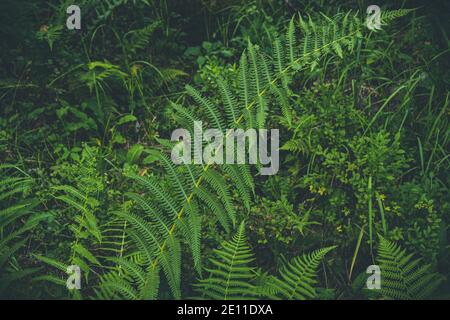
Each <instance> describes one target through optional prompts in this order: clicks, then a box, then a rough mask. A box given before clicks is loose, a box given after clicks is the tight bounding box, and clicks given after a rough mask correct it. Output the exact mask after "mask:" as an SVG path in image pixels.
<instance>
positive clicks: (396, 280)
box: [377, 236, 443, 300]
mask: <svg viewBox="0 0 450 320" xmlns="http://www.w3.org/2000/svg"><path fill="white" fill-rule="evenodd" d="M379 238H380V243H379V247H378V256H377V261H378V263H379V265H380V269H381V290H380V293H381V295H382V296H383V297H384V298H386V299H400V300H410V299H424V298H428V297H430V296H431V294H432V293H433V292H434V291H435V290H436V289H437V287H438V286H439V285H440V284H441V282H442V280H443V278H442V276H441V275H439V274H437V273H434V272H432V268H431V265H429V264H422V263H421V260H420V259H415V260H414V259H413V254H409V253H407V252H406V250H403V249H402V248H400V246H398V245H397V244H395V243H393V242H390V241H388V240H386V239H385V238H383V237H381V236H379Z"/></svg>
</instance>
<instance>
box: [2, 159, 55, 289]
mask: <svg viewBox="0 0 450 320" xmlns="http://www.w3.org/2000/svg"><path fill="white" fill-rule="evenodd" d="M0 178H1V179H0V270H2V272H0V297H7V296H6V294H8V296H9V297H11V296H12V292H11V291H10V290H11V289H14V287H15V286H16V285H17V282H18V281H20V280H21V279H22V278H25V277H28V276H29V275H31V274H34V273H36V272H37V271H38V270H39V269H38V268H23V267H22V266H21V263H20V262H21V260H22V259H20V257H21V255H22V253H21V250H22V249H23V247H24V246H25V244H26V241H27V239H28V238H29V236H30V234H29V231H30V230H32V229H33V228H34V227H35V226H36V225H37V224H38V223H39V222H40V221H42V220H44V219H46V218H47V217H48V214H46V213H35V212H34V209H35V208H36V206H37V205H38V201H37V199H34V198H31V197H29V193H30V191H31V188H32V187H33V185H34V180H33V179H32V178H31V177H30V176H28V175H27V174H25V172H23V171H22V170H21V169H20V168H18V167H17V166H14V165H9V164H1V165H0ZM13 285H14V287H13Z"/></svg>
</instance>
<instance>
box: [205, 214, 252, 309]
mask: <svg viewBox="0 0 450 320" xmlns="http://www.w3.org/2000/svg"><path fill="white" fill-rule="evenodd" d="M214 253H215V257H213V258H211V259H210V262H211V264H212V266H213V267H211V268H207V269H206V270H207V271H209V277H208V278H205V279H201V280H200V281H199V283H198V284H197V285H196V287H197V289H198V291H199V292H200V293H201V295H202V297H203V298H206V299H216V300H232V299H251V298H253V297H254V296H255V286H254V285H252V284H251V282H252V280H253V279H254V278H255V268H253V267H251V266H250V263H251V262H252V261H253V260H254V257H253V254H252V252H251V249H250V247H249V246H248V244H247V239H246V236H245V230H244V222H242V223H241V224H240V225H239V228H238V230H237V233H236V235H235V236H234V237H233V239H232V240H231V241H224V242H223V243H222V245H221V248H220V249H216V250H214Z"/></svg>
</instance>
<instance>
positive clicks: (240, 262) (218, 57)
mask: <svg viewBox="0 0 450 320" xmlns="http://www.w3.org/2000/svg"><path fill="white" fill-rule="evenodd" d="M72 2H73V1H66V0H53V1H46V2H44V1H33V0H3V1H1V3H0V23H1V28H0V37H1V44H0V46H1V51H0V70H1V74H0V177H1V179H0V297H1V298H6V299H17V298H32V299H180V298H200V299H300V300H303V299H422V298H439V299H448V298H450V279H449V276H450V251H449V249H450V246H449V245H450V243H449V236H448V233H449V226H450V215H449V214H450V201H449V184H450V180H449V175H448V170H449V168H450V158H449V152H448V151H449V139H450V129H449V116H450V109H449V97H450V94H449V88H450V76H449V75H450V74H449V72H448V68H449V62H450V59H449V53H450V47H449V41H448V32H449V28H448V21H449V19H448V16H447V13H448V12H449V9H450V7H449V5H448V3H445V1H436V2H433V3H430V2H423V3H420V2H415V1H404V2H392V1H384V2H385V3H384V2H383V1H380V3H379V6H380V7H381V23H382V25H381V30H378V31H371V30H369V29H368V28H367V26H366V8H367V6H368V5H370V4H371V3H368V2H367V1H301V0H299V1H293V0H290V1H283V0H267V1H259V0H257V1H243V0H223V1H202V0H187V1H176V0H160V1H156V0H155V1H154V0H110V1H101V0H79V1H76V2H77V3H76V4H77V5H79V6H80V7H81V10H82V28H81V30H68V29H67V28H66V19H67V16H68V15H67V13H66V8H67V7H68V6H69V5H71V4H73V3H72ZM198 121H202V122H203V124H204V127H205V128H216V129H219V130H221V131H222V132H225V131H226V129H227V128H239V129H251V128H269V129H270V128H277V129H279V130H280V170H279V172H278V173H277V174H275V175H271V176H264V175H260V174H259V170H258V168H259V166H260V165H259V164H257V165H248V164H222V165H218V164H212V163H206V164H203V165H198V164H194V163H193V164H184V165H176V164H174V163H173V162H172V160H171V158H170V151H171V148H172V147H173V145H174V142H172V141H171V140H170V137H171V133H172V131H173V130H175V129H176V128H186V129H187V130H189V131H190V132H193V131H195V130H196V129H198V128H196V127H195V126H196V124H198V123H199V122H198ZM70 265H77V266H79V267H80V270H81V274H82V279H81V284H82V288H81V290H68V289H67V288H66V280H67V278H68V274H67V273H66V272H67V267H68V266H70ZM370 265H379V266H380V269H381V289H380V290H376V289H374V290H369V289H367V287H366V280H367V278H368V277H369V276H370V274H366V269H367V267H368V266H370Z"/></svg>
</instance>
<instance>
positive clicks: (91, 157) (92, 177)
mask: <svg viewBox="0 0 450 320" xmlns="http://www.w3.org/2000/svg"><path fill="white" fill-rule="evenodd" d="M77 165H78V166H77V168H76V170H77V172H76V173H75V178H74V180H75V181H74V183H75V186H70V185H61V186H55V187H53V190H54V191H55V193H56V194H55V199H57V200H58V201H61V202H63V203H64V204H66V205H67V211H68V212H69V213H70V214H72V216H71V219H70V222H71V224H70V225H69V230H70V231H71V233H72V239H73V240H72V243H71V246H70V256H69V257H67V259H64V260H62V261H61V260H60V259H54V258H52V257H47V256H43V255H39V254H36V255H35V257H36V258H37V259H38V260H39V261H41V262H43V263H45V264H47V265H50V266H52V267H54V268H56V269H58V270H59V271H60V272H61V271H62V272H63V273H66V270H67V266H69V265H77V266H79V267H80V269H81V271H82V272H83V275H84V276H85V277H86V279H88V278H89V274H90V272H91V271H92V269H93V267H94V266H95V267H102V263H101V262H100V261H99V259H98V258H97V257H96V255H97V254H96V253H94V252H93V248H95V249H97V250H98V249H100V248H101V247H100V244H101V243H102V240H103V237H102V231H101V229H100V227H99V222H98V218H97V214H98V211H99V208H100V205H101V203H100V201H99V199H100V196H101V193H102V192H103V189H104V181H103V179H102V177H101V176H99V174H98V172H97V168H96V165H97V154H96V150H95V149H94V148H91V147H89V146H85V147H84V149H83V153H82V157H81V159H80V160H79V163H77ZM72 170H73V169H72ZM34 280H35V281H50V282H53V283H56V284H59V285H65V281H61V277H59V276H58V275H56V274H55V273H51V274H49V275H44V276H39V277H36V278H35V279H34Z"/></svg>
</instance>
